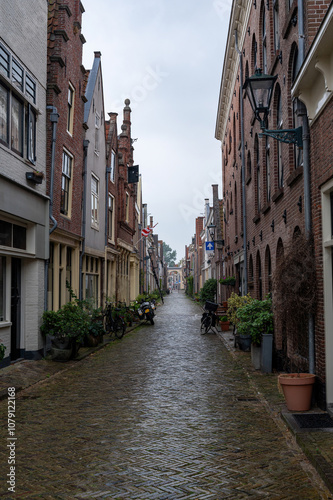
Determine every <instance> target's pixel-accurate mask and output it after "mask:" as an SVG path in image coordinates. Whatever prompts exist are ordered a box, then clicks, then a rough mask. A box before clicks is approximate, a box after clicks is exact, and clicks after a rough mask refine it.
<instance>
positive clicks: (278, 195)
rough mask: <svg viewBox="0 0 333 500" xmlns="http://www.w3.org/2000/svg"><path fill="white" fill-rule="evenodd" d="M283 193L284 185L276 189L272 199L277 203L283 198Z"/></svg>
mask: <svg viewBox="0 0 333 500" xmlns="http://www.w3.org/2000/svg"><path fill="white" fill-rule="evenodd" d="M283 194H284V189H283V187H281V188H279V189H278V190H277V191H275V193H274V194H273V196H272V201H273V202H274V203H275V202H276V201H278V200H279V199H280V198H282V196H283Z"/></svg>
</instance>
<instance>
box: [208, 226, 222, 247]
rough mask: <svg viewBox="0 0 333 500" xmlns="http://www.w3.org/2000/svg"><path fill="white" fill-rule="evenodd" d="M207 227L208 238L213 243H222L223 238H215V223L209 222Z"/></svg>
mask: <svg viewBox="0 0 333 500" xmlns="http://www.w3.org/2000/svg"><path fill="white" fill-rule="evenodd" d="M207 229H208V232H209V236H210V239H211V241H212V242H213V243H216V244H217V245H224V240H216V239H215V229H216V225H215V224H210V225H209V226H207Z"/></svg>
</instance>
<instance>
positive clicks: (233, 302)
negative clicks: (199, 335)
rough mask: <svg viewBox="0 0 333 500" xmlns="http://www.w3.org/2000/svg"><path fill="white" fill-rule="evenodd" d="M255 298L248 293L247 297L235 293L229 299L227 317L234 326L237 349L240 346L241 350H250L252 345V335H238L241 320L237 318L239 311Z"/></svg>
mask: <svg viewBox="0 0 333 500" xmlns="http://www.w3.org/2000/svg"><path fill="white" fill-rule="evenodd" d="M252 300H253V298H252V297H251V295H250V294H249V293H248V294H247V295H237V294H236V293H235V292H232V293H231V296H230V297H229V299H228V301H227V302H228V311H227V317H228V319H229V321H230V323H232V324H233V326H234V331H233V333H234V336H235V347H236V346H237V345H238V346H239V348H240V349H241V350H245V351H246V350H250V345H251V336H250V334H246V335H244V334H240V333H238V329H237V328H238V323H239V319H238V317H237V311H238V310H239V309H240V308H241V307H244V306H245V305H246V304H248V303H249V302H251V301H252Z"/></svg>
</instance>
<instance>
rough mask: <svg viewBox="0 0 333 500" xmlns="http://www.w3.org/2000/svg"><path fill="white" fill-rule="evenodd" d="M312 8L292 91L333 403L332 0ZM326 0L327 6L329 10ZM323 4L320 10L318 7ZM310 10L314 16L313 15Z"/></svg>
mask: <svg viewBox="0 0 333 500" xmlns="http://www.w3.org/2000/svg"><path fill="white" fill-rule="evenodd" d="M309 3H310V4H311V5H310V6H309V9H308V15H307V17H308V18H309V21H310V20H311V21H312V22H311V23H310V22H308V23H307V25H308V28H307V31H308V34H309V38H310V39H311V42H312V44H311V46H310V47H309V48H308V50H307V55H306V57H305V60H304V62H303V65H302V67H301V69H300V71H299V74H298V75H297V78H296V80H295V82H294V84H293V87H292V96H293V97H298V98H299V99H300V100H302V101H303V102H304V104H305V105H306V109H307V115H308V119H309V127H310V139H311V149H310V158H311V209H312V210H311V220H312V228H313V234H314V241H315V259H316V264H317V265H316V269H317V284H318V292H319V293H318V304H317V311H316V315H315V325H314V326H315V335H316V337H315V338H316V373H317V375H318V376H319V377H320V380H321V381H322V386H321V389H322V393H321V400H322V401H324V402H326V404H327V407H328V409H329V410H330V411H332V406H333V364H332V355H333V344H332V325H333V307H332V304H333V294H332V291H333V283H332V276H333V272H332V271H333V261H332V259H333V251H332V248H333V215H332V214H333V194H332V193H333V151H332V147H331V142H332V133H333V131H332V120H333V104H332V99H331V96H332V87H333V86H332V84H333V71H332V65H331V64H327V63H328V61H330V60H332V55H333V47H332V37H333V5H332V4H331V5H330V7H329V9H327V12H326V15H325V17H324V19H323V21H322V23H321V25H320V26H319V28H318V23H319V22H320V21H321V20H322V12H321V11H319V8H318V7H317V5H315V3H314V2H309ZM325 6H326V3H324V2H322V9H323V10H324V11H326V8H325ZM317 9H318V10H317ZM310 16H311V17H310Z"/></svg>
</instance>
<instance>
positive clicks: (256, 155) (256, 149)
mask: <svg viewBox="0 0 333 500" xmlns="http://www.w3.org/2000/svg"><path fill="white" fill-rule="evenodd" d="M254 161H255V169H256V172H255V173H256V176H257V179H256V180H257V185H256V187H257V193H256V194H257V212H258V213H259V212H260V208H261V192H260V191H261V190H260V163H259V140H258V136H257V135H256V136H255V139H254Z"/></svg>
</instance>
